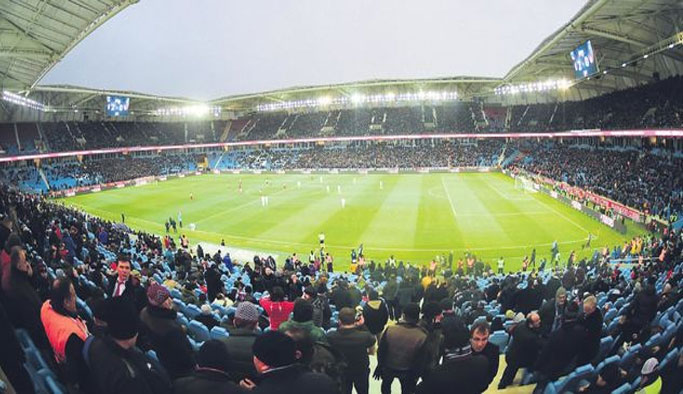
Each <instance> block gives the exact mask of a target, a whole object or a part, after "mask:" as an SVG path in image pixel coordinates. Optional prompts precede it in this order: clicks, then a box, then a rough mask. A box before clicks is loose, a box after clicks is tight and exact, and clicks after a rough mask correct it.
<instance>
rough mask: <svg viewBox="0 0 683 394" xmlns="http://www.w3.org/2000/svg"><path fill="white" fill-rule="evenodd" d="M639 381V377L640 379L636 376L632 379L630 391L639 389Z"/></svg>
mask: <svg viewBox="0 0 683 394" xmlns="http://www.w3.org/2000/svg"><path fill="white" fill-rule="evenodd" d="M640 381H641V377H640V376H638V377H637V378H635V379H633V382H631V389H632V390H633V391H636V390H638V388H639V387H640Z"/></svg>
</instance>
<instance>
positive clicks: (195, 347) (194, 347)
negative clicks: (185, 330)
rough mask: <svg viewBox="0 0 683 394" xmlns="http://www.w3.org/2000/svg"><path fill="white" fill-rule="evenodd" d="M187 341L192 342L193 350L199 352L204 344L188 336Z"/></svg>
mask: <svg viewBox="0 0 683 394" xmlns="http://www.w3.org/2000/svg"><path fill="white" fill-rule="evenodd" d="M187 340H188V341H189V342H190V345H192V349H194V350H195V351H199V348H200V347H202V345H203V344H204V342H197V341H195V340H194V339H192V337H191V336H189V335H188V336H187Z"/></svg>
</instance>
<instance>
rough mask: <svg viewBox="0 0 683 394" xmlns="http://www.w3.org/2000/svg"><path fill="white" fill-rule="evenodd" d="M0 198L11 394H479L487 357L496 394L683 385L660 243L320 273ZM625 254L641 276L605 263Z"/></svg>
mask: <svg viewBox="0 0 683 394" xmlns="http://www.w3.org/2000/svg"><path fill="white" fill-rule="evenodd" d="M0 202H1V204H0V207H2V208H1V209H2V211H1V212H0V214H2V218H1V220H0V243H1V244H2V245H3V249H2V252H1V253H0V261H1V262H2V269H1V271H0V272H1V274H0V283H1V284H2V287H1V289H2V290H1V291H0V315H2V316H0V317H2V318H0V336H1V337H2V338H3V352H2V354H1V356H0V367H2V370H3V371H4V372H5V375H6V376H7V377H8V378H9V382H10V383H11V384H12V385H13V386H14V388H15V389H16V390H17V392H21V393H33V392H34V391H35V390H36V389H39V391H40V388H41V385H42V384H46V383H48V382H49V384H52V385H57V386H59V385H62V386H63V387H64V390H67V391H68V392H72V393H121V392H131V393H168V392H174V393H196V392H214V391H216V392H227V393H242V392H249V391H252V392H254V393H299V394H301V393H303V394H305V393H323V394H325V393H339V392H343V393H351V387H355V390H356V392H358V393H363V394H365V393H367V392H368V386H369V379H370V376H371V375H372V376H373V377H374V378H376V379H380V380H381V381H382V384H381V386H382V389H381V391H382V393H390V392H391V384H392V381H394V380H395V379H398V380H399V382H400V386H401V391H402V392H403V393H413V392H417V393H441V392H450V391H452V389H453V387H457V388H458V392H463V393H480V392H483V391H485V390H486V389H487V388H489V387H491V386H492V383H493V382H494V380H495V377H496V376H497V374H498V372H499V371H498V370H499V368H500V366H499V361H500V358H501V355H502V354H505V356H504V357H505V360H506V368H505V371H504V372H503V378H502V379H501V380H500V381H499V382H498V387H499V388H504V387H506V386H508V385H510V384H516V383H515V382H516V381H517V379H516V378H515V375H516V372H517V370H518V369H522V368H523V369H526V370H527V373H526V375H529V376H530V378H529V379H528V380H526V381H523V382H522V384H532V385H534V384H535V385H536V386H535V387H536V388H535V391H537V392H543V390H544V388H545V386H547V385H549V384H552V385H562V387H563V389H564V390H566V391H573V392H577V391H580V392H610V391H612V390H614V389H615V388H617V387H619V386H621V385H622V384H624V383H627V384H629V387H630V385H633V386H634V389H640V388H641V387H645V386H649V385H651V384H655V383H656V384H657V385H661V386H658V387H661V392H662V393H677V392H679V391H680V390H681V389H682V388H683V387H681V385H682V384H683V381H682V380H681V379H680V373H681V372H683V352H682V351H681V350H680V349H681V346H682V345H683V325H682V324H681V318H680V316H681V313H683V301H681V296H682V292H681V280H682V279H683V270H682V269H681V267H682V265H681V264H680V262H681V259H682V258H683V255H682V251H683V238H681V234H680V233H678V232H676V231H670V232H667V233H666V234H665V235H662V236H655V235H650V236H647V237H645V238H642V239H634V241H633V242H634V243H637V244H639V245H640V246H639V248H637V249H624V250H622V251H621V252H619V253H618V254H615V253H616V252H615V253H612V254H610V253H609V250H596V251H595V253H594V254H593V257H592V258H589V259H583V260H581V261H575V260H572V259H571V258H570V259H569V260H568V261H567V263H566V264H561V265H559V266H554V267H550V266H546V263H545V257H542V255H543V254H544V253H543V252H540V253H539V255H538V258H539V260H540V261H539V265H538V267H537V266H536V264H535V261H534V263H533V265H532V266H531V267H529V268H530V270H528V271H525V272H503V273H499V274H494V271H493V269H492V267H491V264H490V262H484V261H481V260H479V259H478V258H477V257H476V256H475V255H472V254H469V253H467V254H464V255H463V256H457V255H455V256H453V255H450V256H448V257H445V256H443V257H442V258H439V259H437V260H435V261H432V262H430V263H428V264H417V265H415V264H411V263H408V262H406V263H404V262H403V261H397V260H395V259H394V258H393V257H392V258H391V259H389V260H387V261H385V262H377V263H376V262H375V261H372V260H371V259H369V258H368V259H367V260H366V258H365V257H364V256H362V255H361V256H360V260H358V264H355V265H354V268H353V271H351V272H338V269H337V270H335V269H334V265H335V264H336V265H338V264H339V260H337V261H336V262H335V263H332V258H331V257H329V258H328V257H325V260H323V259H322V258H319V257H317V256H316V255H315V254H313V255H312V256H311V258H309V260H308V261H306V262H304V261H301V260H300V259H299V258H298V255H297V254H296V253H292V254H290V255H289V256H288V257H287V258H286V259H285V260H284V261H276V260H275V259H273V258H272V257H270V256H254V258H253V260H251V261H236V260H233V259H232V258H231V257H230V255H229V254H227V253H226V254H223V253H221V251H220V250H218V251H216V252H213V253H208V252H205V251H204V250H203V249H202V248H199V247H197V248H192V247H177V246H176V242H175V240H174V239H173V238H171V237H169V236H164V237H160V236H155V235H152V234H147V233H142V232H134V231H131V230H129V229H128V228H127V227H125V226H124V225H122V224H120V223H112V222H107V221H104V220H101V219H98V218H96V217H92V216H86V215H85V214H83V213H81V212H79V211H76V210H73V209H70V208H67V207H64V206H61V205H57V204H54V203H51V202H49V201H46V200H44V199H43V198H42V197H40V196H36V195H27V194H22V193H19V192H16V191H12V190H9V189H7V188H6V187H3V188H2V189H1V191H0ZM628 256H631V257H635V258H636V260H638V259H639V260H640V261H642V263H638V264H634V265H633V266H630V267H627V266H620V265H619V264H614V263H611V262H610V261H611V259H612V258H615V257H617V258H621V257H628ZM338 259H340V258H339V257H338ZM323 261H327V262H328V263H329V264H324V263H323ZM209 326H211V327H212V328H211V329H210V330H209ZM15 329H20V331H18V332H17V334H16V335H15ZM22 333H25V334H22ZM510 337H511V338H512V341H511V342H509V338H510ZM501 338H502V339H503V340H501ZM27 343H28V345H27ZM605 344H607V346H605ZM375 352H376V355H377V367H376V368H375V369H374V371H371V370H370V359H369V357H370V355H372V354H374V353H375ZM615 357H616V360H615ZM37 360H39V361H37ZM24 361H26V363H24ZM606 363H607V364H606ZM605 365H608V366H609V367H606V366H605ZM38 368H41V371H42V372H40V373H37V372H36V369H38ZM572 371H574V372H572ZM567 374H569V377H567V378H566V379H565V380H559V381H558V378H560V377H561V376H564V375H567ZM576 376H581V377H582V378H583V379H581V380H579V379H577V378H576ZM530 387H533V386H530ZM560 391H562V390H560Z"/></svg>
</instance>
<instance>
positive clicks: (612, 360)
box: [595, 355, 621, 374]
mask: <svg viewBox="0 0 683 394" xmlns="http://www.w3.org/2000/svg"><path fill="white" fill-rule="evenodd" d="M619 361H621V358H620V357H619V356H617V355H614V356H612V357H607V358H606V359H604V360H602V361H601V362H600V364H598V366H597V367H595V372H596V373H598V374H599V373H600V372H602V369H603V368H605V367H606V366H608V365H612V364H619Z"/></svg>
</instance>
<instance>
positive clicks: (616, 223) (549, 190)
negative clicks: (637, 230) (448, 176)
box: [503, 170, 645, 234]
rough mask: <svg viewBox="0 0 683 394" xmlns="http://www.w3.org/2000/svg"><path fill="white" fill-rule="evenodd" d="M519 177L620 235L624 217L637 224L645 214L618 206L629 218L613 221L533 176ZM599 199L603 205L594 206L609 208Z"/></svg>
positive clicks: (624, 224) (605, 200)
mask: <svg viewBox="0 0 683 394" xmlns="http://www.w3.org/2000/svg"><path fill="white" fill-rule="evenodd" d="M503 173H504V174H506V175H508V176H510V177H512V178H517V177H518V176H519V174H515V173H512V172H511V171H508V170H503ZM521 175H524V176H525V177H527V178H528V179H532V183H533V188H534V189H535V190H537V191H540V192H542V193H543V194H546V195H548V196H550V197H552V198H554V199H556V200H558V201H560V202H561V203H563V204H565V205H568V206H570V207H572V208H574V209H576V210H577V211H579V212H582V213H584V214H586V215H588V216H590V217H592V218H593V219H595V220H597V221H599V222H600V223H602V224H604V225H606V226H607V227H610V228H613V229H614V230H616V231H618V232H619V233H621V234H626V223H625V222H624V220H623V218H624V217H628V218H630V219H632V220H633V221H634V222H638V223H642V222H643V221H644V218H645V214H643V213H642V212H639V211H636V210H635V209H633V208H629V207H626V206H624V205H621V204H619V205H621V207H622V211H623V209H627V210H629V211H631V214H630V215H629V216H626V215H622V217H621V218H616V219H615V218H613V217H610V216H607V215H605V214H603V213H601V212H599V211H597V210H595V209H592V208H589V207H587V206H586V205H584V204H582V203H580V202H579V201H576V200H574V199H572V198H570V197H569V196H570V195H564V194H560V193H558V192H557V191H555V190H554V189H552V188H551V187H550V186H549V185H548V184H542V183H537V182H536V180H535V178H536V176H534V175H533V174H528V173H522V174H521ZM600 198H602V199H603V200H604V201H601V202H602V203H603V204H599V203H597V202H596V204H597V205H600V206H602V207H603V208H609V206H608V205H605V204H606V203H607V202H608V201H612V200H609V199H606V198H604V197H600ZM593 201H594V200H593ZM614 203H616V202H614ZM616 204H618V203H616ZM622 211H617V210H614V212H617V213H618V214H622ZM636 218H637V220H636Z"/></svg>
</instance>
